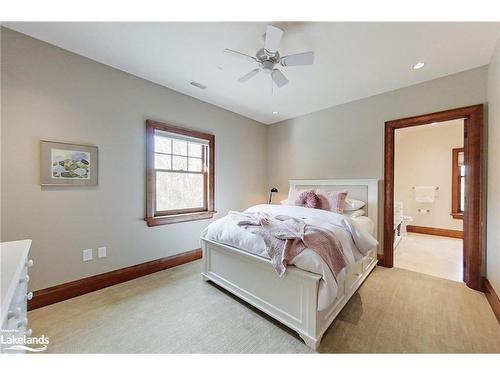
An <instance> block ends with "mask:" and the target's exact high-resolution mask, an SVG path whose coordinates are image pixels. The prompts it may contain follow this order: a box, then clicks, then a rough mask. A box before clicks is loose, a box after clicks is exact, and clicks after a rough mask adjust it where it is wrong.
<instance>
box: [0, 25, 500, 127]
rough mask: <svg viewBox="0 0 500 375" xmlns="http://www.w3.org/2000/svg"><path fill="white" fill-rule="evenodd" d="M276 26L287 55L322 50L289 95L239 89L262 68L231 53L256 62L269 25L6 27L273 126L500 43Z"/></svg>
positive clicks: (427, 30)
mask: <svg viewBox="0 0 500 375" xmlns="http://www.w3.org/2000/svg"><path fill="white" fill-rule="evenodd" d="M273 24H274V25H276V26H278V27H280V28H282V29H283V30H285V35H284V37H283V40H282V43H281V46H280V48H279V51H280V53H281V54H282V55H288V54H293V53H298V52H305V51H310V50H313V51H314V52H315V62H314V65H313V66H302V67H285V68H282V71H283V72H284V74H285V75H286V76H287V77H288V79H289V80H290V83H289V84H288V85H286V86H284V87H283V88H281V89H278V88H276V87H274V86H273V84H272V83H271V79H270V77H269V76H267V75H265V74H259V75H257V76H255V77H254V78H252V79H251V80H250V81H248V82H247V83H245V84H241V83H238V82H237V81H236V80H237V79H238V78H239V77H241V76H242V75H244V74H245V73H247V72H248V71H250V70H251V69H253V68H255V66H254V65H253V64H252V63H251V62H247V61H245V60H241V61H240V60H238V59H235V58H233V57H230V56H226V55H224V54H223V53H222V51H223V49H224V48H230V49H235V50H238V51H241V52H244V53H247V54H249V55H254V54H255V52H256V51H257V50H258V49H259V48H261V47H262V46H263V40H262V34H263V33H264V31H265V26H266V23H265V22H251V23H250V22H246V23H245V22H239V23H223V22H212V23H200V22H198V23H195V22H191V23H189V22H183V23H172V22H165V23H145V22H136V23H109V22H105V23H95V22H89V23H55V22H46V23H40V22H33V23H4V25H5V26H7V27H9V28H11V29H14V30H17V31H19V32H22V33H25V34H28V35H30V36H33V37H35V38H37V39H41V40H44V41H46V42H48V43H51V44H54V45H56V46H59V47H61V48H64V49H67V50H69V51H72V52H75V53H77V54H79V55H82V56H86V57H89V58H91V59H93V60H96V61H99V62H101V63H104V64H107V65H110V66H112V67H115V68H118V69H120V70H123V71H126V72H128V73H131V74H134V75H136V76H138V77H142V78H145V79H147V80H150V81H153V82H156V83H158V84H161V85H164V86H167V87H169V88H171V89H173V90H176V91H179V92H181V93H184V94H186V95H190V96H193V97H195V98H198V99H201V100H203V101H206V102H209V103H212V104H215V105H217V106H220V107H223V108H226V109H228V110H231V111H233V112H236V113H239V114H241V115H243V116H246V117H250V118H252V119H255V120H257V121H260V122H263V123H266V124H271V123H274V122H278V121H282V120H284V119H288V118H292V117H297V116H300V115H303V114H306V113H310V112H314V111H317V110H320V109H323V108H327V107H331V106H333V105H337V104H341V103H346V102H349V101H352V100H356V99H361V98H364V97H367V96H371V95H375V94H379V93H382V92H386V91H389V90H394V89H397V88H401V87H405V86H409V85H412V84H415V83H419V82H423V81H428V80H430V79H434V78H438V77H442V76H445V75H449V74H453V73H456V72H460V71H463V70H467V69H472V68H475V67H478V66H482V65H486V64H488V63H489V61H490V57H491V55H492V53H493V50H494V47H495V44H496V42H497V40H498V37H499V24H498V23H465V22H463V23H336V22H330V23H320V22H290V23H273ZM420 60H421V61H425V63H426V65H425V67H424V68H423V69H420V70H417V71H415V70H413V69H412V66H413V65H414V64H415V63H416V62H417V61H420ZM190 80H195V81H198V82H200V83H202V84H204V85H206V86H208V88H207V89H206V90H200V89H198V88H196V87H193V86H191V85H190V84H189V81H190ZM273 111H278V112H279V114H278V115H273V114H272V112H273Z"/></svg>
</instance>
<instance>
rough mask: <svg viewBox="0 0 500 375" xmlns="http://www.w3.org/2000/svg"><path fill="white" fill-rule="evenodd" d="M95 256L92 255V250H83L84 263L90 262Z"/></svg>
mask: <svg viewBox="0 0 500 375" xmlns="http://www.w3.org/2000/svg"><path fill="white" fill-rule="evenodd" d="M92 258H93V255H92V249H85V250H83V261H84V262H88V261H89V260H92Z"/></svg>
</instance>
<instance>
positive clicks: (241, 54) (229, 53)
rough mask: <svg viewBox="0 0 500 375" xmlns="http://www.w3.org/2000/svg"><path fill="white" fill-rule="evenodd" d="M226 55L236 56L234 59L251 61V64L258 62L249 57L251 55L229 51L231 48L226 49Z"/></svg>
mask: <svg viewBox="0 0 500 375" xmlns="http://www.w3.org/2000/svg"><path fill="white" fill-rule="evenodd" d="M224 53H225V54H226V55H229V56H234V57H239V58H242V59H245V60H248V61H251V62H255V61H257V59H256V58H255V57H253V56H249V55H246V54H244V53H241V52H238V51H234V50H232V49H229V48H226V49H225V50H224Z"/></svg>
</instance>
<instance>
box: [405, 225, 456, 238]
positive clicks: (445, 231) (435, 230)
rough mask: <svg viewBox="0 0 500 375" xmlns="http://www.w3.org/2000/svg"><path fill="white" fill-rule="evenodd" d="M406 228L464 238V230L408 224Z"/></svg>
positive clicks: (422, 232)
mask: <svg viewBox="0 0 500 375" xmlns="http://www.w3.org/2000/svg"><path fill="white" fill-rule="evenodd" d="M406 230H407V231H408V232H411V233H420V234H430V235H433V236H443V237H452V238H464V232H463V231H461V230H454V229H443V228H431V227H421V226H418V225H407V226H406Z"/></svg>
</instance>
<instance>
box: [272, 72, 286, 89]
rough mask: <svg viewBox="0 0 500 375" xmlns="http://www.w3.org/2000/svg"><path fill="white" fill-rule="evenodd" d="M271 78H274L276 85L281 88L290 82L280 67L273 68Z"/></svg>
mask: <svg viewBox="0 0 500 375" xmlns="http://www.w3.org/2000/svg"><path fill="white" fill-rule="evenodd" d="M271 78H272V79H273V81H274V83H275V84H276V86H278V87H280V88H281V87H283V86H285V85H286V84H287V83H288V79H286V77H285V75H284V74H283V73H281V71H280V70H279V69H273V72H272V73H271Z"/></svg>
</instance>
